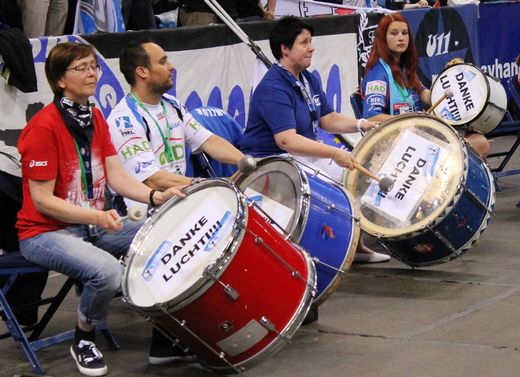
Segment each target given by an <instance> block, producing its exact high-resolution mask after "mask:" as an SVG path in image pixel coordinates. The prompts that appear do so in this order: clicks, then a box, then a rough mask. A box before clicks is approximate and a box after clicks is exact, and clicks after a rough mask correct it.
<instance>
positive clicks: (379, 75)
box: [361, 13, 489, 158]
mask: <svg viewBox="0 0 520 377" xmlns="http://www.w3.org/2000/svg"><path fill="white" fill-rule="evenodd" d="M418 64H419V59H418V57H417V50H416V49H415V44H414V43H413V37H412V31H411V29H410V25H409V24H408V21H407V20H406V18H404V17H403V16H402V15H401V14H399V13H393V14H389V15H386V16H384V17H383V18H382V19H381V21H380V22H379V25H378V26H377V29H376V35H375V40H374V45H373V46H372V53H371V54H370V58H369V59H368V63H367V66H366V73H365V77H364V79H363V83H362V86H361V94H362V96H363V117H364V118H367V119H369V120H371V121H378V122H380V121H384V120H386V119H388V118H390V117H391V116H393V115H400V114H405V113H410V112H418V111H421V110H423V109H424V108H423V105H429V104H430V91H429V90H428V89H427V88H426V87H425V86H424V85H423V84H422V83H421V81H420V80H419V76H418V75H417V67H418ZM462 132H463V131H462ZM464 137H465V138H466V140H468V141H469V142H470V143H471V145H472V146H473V148H474V149H475V150H476V151H477V153H479V154H480V155H481V156H482V157H483V158H486V157H487V155H488V153H489V142H488V141H487V139H486V138H485V136H483V135H480V134H475V133H465V135H464Z"/></svg>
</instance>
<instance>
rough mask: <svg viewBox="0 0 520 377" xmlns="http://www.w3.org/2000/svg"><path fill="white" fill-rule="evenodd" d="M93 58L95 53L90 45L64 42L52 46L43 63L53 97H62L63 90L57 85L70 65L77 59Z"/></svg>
mask: <svg viewBox="0 0 520 377" xmlns="http://www.w3.org/2000/svg"><path fill="white" fill-rule="evenodd" d="M90 55H92V56H94V58H95V59H96V61H97V58H96V52H95V50H94V48H93V47H92V46H90V45H84V44H80V43H75V42H64V43H59V44H57V45H56V46H54V47H53V48H52V49H51V51H50V52H49V56H48V57H47V60H46V61H45V76H47V81H48V82H49V86H50V87H51V90H52V92H53V93H54V95H55V96H62V95H63V89H62V88H60V86H59V85H58V81H60V80H61V78H62V77H63V75H64V74H65V72H66V71H67V68H68V67H69V65H70V63H72V62H73V61H74V60H77V59H83V58H86V57H87V56H90Z"/></svg>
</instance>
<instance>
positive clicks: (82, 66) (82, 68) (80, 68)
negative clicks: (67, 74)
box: [66, 64, 101, 74]
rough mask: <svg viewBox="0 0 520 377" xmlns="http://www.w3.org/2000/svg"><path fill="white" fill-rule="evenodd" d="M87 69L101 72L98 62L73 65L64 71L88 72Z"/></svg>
mask: <svg viewBox="0 0 520 377" xmlns="http://www.w3.org/2000/svg"><path fill="white" fill-rule="evenodd" d="M89 69H91V70H92V71H94V72H95V73H99V72H101V66H100V65H99V64H95V65H94V64H90V65H88V64H80V65H77V66H75V67H71V68H67V69H66V71H76V72H79V73H83V74H85V73H87V72H88V70H89Z"/></svg>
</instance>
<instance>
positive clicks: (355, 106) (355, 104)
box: [350, 91, 363, 119]
mask: <svg viewBox="0 0 520 377" xmlns="http://www.w3.org/2000/svg"><path fill="white" fill-rule="evenodd" d="M350 105H351V106H352V110H353V111H354V115H355V117H356V119H360V118H363V98H361V93H359V92H358V91H355V92H354V93H352V94H351V95H350Z"/></svg>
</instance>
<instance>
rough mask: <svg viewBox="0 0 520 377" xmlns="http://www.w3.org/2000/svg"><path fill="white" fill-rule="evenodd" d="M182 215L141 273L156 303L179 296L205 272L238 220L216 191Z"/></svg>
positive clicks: (151, 254) (217, 255)
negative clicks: (173, 230)
mask: <svg viewBox="0 0 520 377" xmlns="http://www.w3.org/2000/svg"><path fill="white" fill-rule="evenodd" d="M174 210H175V208H173V209H172V211H174ZM179 216H183V217H184V219H182V220H181V222H180V223H179V225H178V226H176V227H175V232H174V234H171V235H170V236H169V237H168V238H166V239H165V240H164V241H162V242H161V243H160V245H159V246H158V247H157V248H156V249H155V250H153V251H152V252H150V253H149V254H150V257H149V258H148V260H147V261H146V264H145V266H144V268H143V270H142V272H141V278H142V279H143V280H144V282H145V284H146V285H147V286H148V287H149V291H150V293H151V294H152V295H153V296H154V297H155V298H156V302H164V301H165V298H167V299H172V298H174V297H176V296H177V295H178V294H180V293H182V292H184V291H185V290H186V289H188V288H189V287H190V286H191V285H193V283H194V282H195V281H196V280H197V279H199V278H200V277H201V276H202V275H203V273H204V269H205V268H206V267H207V266H208V265H210V264H211V263H213V262H214V261H215V260H216V259H217V258H218V257H219V256H220V253H219V252H220V251H222V249H223V247H224V245H225V244H226V242H227V240H228V239H229V237H230V233H231V231H232V227H233V225H234V222H235V216H234V214H233V213H231V211H230V210H229V209H228V208H226V206H225V204H224V203H223V202H222V201H221V200H219V198H218V195H217V194H216V193H214V192H213V193H210V194H209V195H207V196H205V197H204V199H203V200H202V201H201V202H200V203H197V207H196V208H194V209H193V210H192V211H191V212H190V213H188V214H185V215H183V214H181V213H179ZM163 221H166V220H163ZM218 246H221V247H218Z"/></svg>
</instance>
